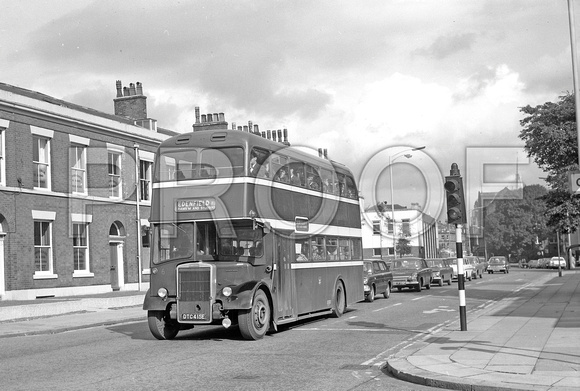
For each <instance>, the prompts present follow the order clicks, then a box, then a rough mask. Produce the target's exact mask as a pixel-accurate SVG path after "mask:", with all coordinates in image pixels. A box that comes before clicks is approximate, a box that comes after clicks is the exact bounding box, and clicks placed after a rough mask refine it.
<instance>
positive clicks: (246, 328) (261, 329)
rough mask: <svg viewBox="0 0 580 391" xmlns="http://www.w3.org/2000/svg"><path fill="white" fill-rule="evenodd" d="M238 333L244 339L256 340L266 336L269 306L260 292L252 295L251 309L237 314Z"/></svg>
mask: <svg viewBox="0 0 580 391" xmlns="http://www.w3.org/2000/svg"><path fill="white" fill-rule="evenodd" d="M238 324H239V327H240V333H241V334H242V337H244V338H245V339H253V340H257V339H260V338H262V337H263V336H264V335H266V332H267V331H268V327H270V304H269V303H268V298H267V297H266V294H265V293H264V291H262V290H258V291H257V292H256V293H255V294H254V300H253V303H252V307H251V308H250V309H249V310H242V311H239V312H238Z"/></svg>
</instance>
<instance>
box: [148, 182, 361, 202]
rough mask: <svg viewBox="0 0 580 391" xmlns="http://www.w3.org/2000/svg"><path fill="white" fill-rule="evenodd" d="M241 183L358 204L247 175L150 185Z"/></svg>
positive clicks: (174, 186)
mask: <svg viewBox="0 0 580 391" xmlns="http://www.w3.org/2000/svg"><path fill="white" fill-rule="evenodd" d="M243 183H249V184H256V185H262V186H268V187H275V188H278V189H284V190H288V191H292V192H294V193H302V194H308V195H312V196H317V197H322V198H328V199H331V200H336V201H339V200H340V201H343V202H347V203H349V204H355V205H358V203H359V202H358V200H355V199H352V198H346V197H339V196H337V195H334V194H330V193H323V192H320V191H315V190H309V189H305V188H303V187H297V186H292V185H287V184H284V183H281V182H276V181H270V180H267V179H260V178H248V177H236V178H216V179H192V180H181V181H179V182H177V181H170V182H155V183H153V185H152V186H153V189H173V188H178V187H188V186H208V185H221V186H223V185H229V184H243Z"/></svg>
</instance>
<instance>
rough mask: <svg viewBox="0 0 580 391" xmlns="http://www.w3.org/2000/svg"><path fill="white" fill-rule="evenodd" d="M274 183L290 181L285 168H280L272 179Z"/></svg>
mask: <svg viewBox="0 0 580 391" xmlns="http://www.w3.org/2000/svg"><path fill="white" fill-rule="evenodd" d="M274 180H275V181H278V182H282V183H289V182H290V179H289V178H288V172H287V171H286V167H282V168H280V169H279V170H278V174H277V175H276V177H274Z"/></svg>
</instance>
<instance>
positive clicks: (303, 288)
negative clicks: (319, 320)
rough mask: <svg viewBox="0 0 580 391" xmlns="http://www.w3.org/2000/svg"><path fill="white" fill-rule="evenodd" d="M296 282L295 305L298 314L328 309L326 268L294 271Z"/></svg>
mask: <svg viewBox="0 0 580 391" xmlns="http://www.w3.org/2000/svg"><path fill="white" fill-rule="evenodd" d="M294 272H295V273H294V275H295V280H294V281H296V305H297V309H298V311H297V312H298V314H305V313H309V312H315V311H320V310H322V309H325V308H328V307H329V306H328V305H327V299H328V298H327V293H326V291H325V286H326V278H327V276H326V268H325V267H312V268H304V269H295V270H294Z"/></svg>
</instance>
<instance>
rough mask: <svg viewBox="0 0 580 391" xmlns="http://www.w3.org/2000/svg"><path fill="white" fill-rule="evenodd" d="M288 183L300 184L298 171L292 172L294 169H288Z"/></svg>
mask: <svg viewBox="0 0 580 391" xmlns="http://www.w3.org/2000/svg"><path fill="white" fill-rule="evenodd" d="M290 183H291V184H293V185H294V186H302V181H301V180H300V175H299V174H298V173H294V169H293V168H291V169H290Z"/></svg>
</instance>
